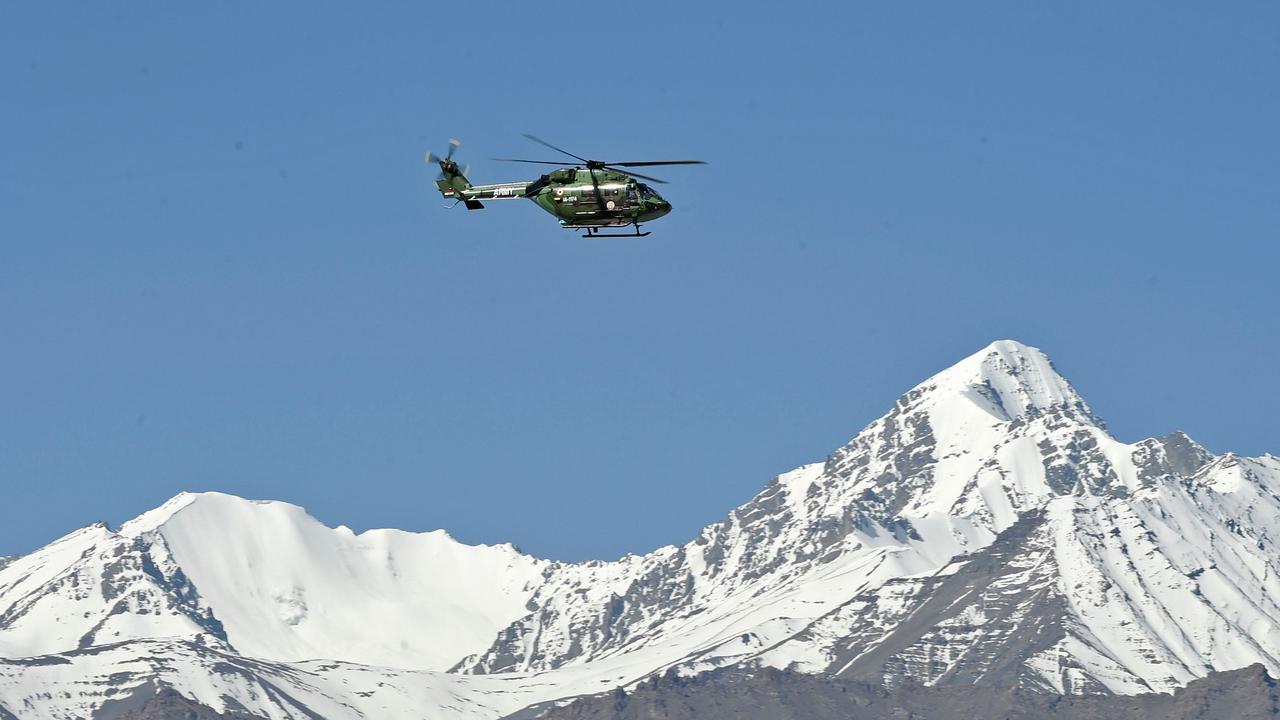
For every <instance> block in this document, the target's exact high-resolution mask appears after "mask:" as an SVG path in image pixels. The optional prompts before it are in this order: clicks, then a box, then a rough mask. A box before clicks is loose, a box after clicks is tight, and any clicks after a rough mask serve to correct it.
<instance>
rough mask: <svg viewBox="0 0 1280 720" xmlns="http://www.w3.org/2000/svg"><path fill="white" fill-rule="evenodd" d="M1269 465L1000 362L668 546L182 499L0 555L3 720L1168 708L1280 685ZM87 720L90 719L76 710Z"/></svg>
mask: <svg viewBox="0 0 1280 720" xmlns="http://www.w3.org/2000/svg"><path fill="white" fill-rule="evenodd" d="M1277 528H1280V459H1277V458H1276V457H1274V456H1271V455H1265V456H1263V457H1260V458H1242V457H1237V456H1234V455H1229V454H1228V455H1223V456H1218V457H1215V456H1213V455H1212V454H1210V453H1209V452H1208V451H1206V450H1205V449H1204V448H1202V447H1200V446H1199V445H1197V444H1196V443H1195V442H1194V441H1192V440H1191V439H1190V438H1188V437H1186V436H1185V435H1182V434H1178V433H1175V434H1173V435H1168V436H1165V437H1161V438H1156V439H1149V440H1143V441H1141V442H1138V443H1134V444H1126V443H1122V442H1120V441H1118V440H1116V439H1114V438H1112V437H1111V436H1110V435H1109V434H1108V433H1107V431H1106V430H1105V427H1104V426H1103V424H1102V422H1101V421H1100V420H1099V419H1098V418H1097V417H1095V416H1094V415H1093V413H1092V412H1091V411H1090V409H1089V407H1088V405H1087V404H1086V403H1085V402H1084V400H1083V399H1082V398H1081V397H1080V396H1079V395H1078V394H1077V393H1076V392H1075V390H1074V389H1073V388H1072V387H1071V386H1070V385H1069V384H1068V383H1067V382H1066V381H1065V380H1064V379H1063V378H1062V377H1061V376H1060V375H1059V374H1058V373H1057V371H1056V370H1055V369H1054V368H1053V366H1052V365H1051V364H1050V363H1049V361H1048V359H1047V358H1045V357H1044V355H1042V354H1041V353H1040V352H1039V351H1038V350H1035V349H1033V348H1029V347H1026V346H1024V345H1021V344H1019V343H1016V342H1012V341H1000V342H996V343H993V344H992V345H990V346H988V347H987V348H985V349H983V350H982V351H980V352H978V353H977V354H975V355H973V356H971V357H969V358H966V359H965V360H963V361H961V362H960V363H958V364H956V365H955V366H953V367H951V368H950V369H948V370H946V371H944V372H942V373H939V374H938V375H935V376H934V377H932V378H929V379H928V380H926V381H925V382H923V383H921V384H920V385H919V386H917V387H916V388H914V389H912V390H911V391H909V392H908V393H907V394H905V395H903V396H902V397H901V398H900V399H899V400H898V401H897V403H896V404H895V406H894V407H893V408H892V409H891V410H890V411H889V412H888V413H887V414H886V415H885V416H884V417H882V418H880V419H879V420H876V421H875V422H873V423H871V424H870V425H869V426H867V427H866V428H865V429H864V430H863V431H862V432H860V433H859V434H858V435H857V436H856V437H855V438H853V439H852V440H851V441H850V442H849V443H848V444H846V445H845V446H844V447H842V448H840V449H839V450H837V451H835V452H834V453H833V454H832V455H831V456H830V457H828V458H827V460H826V461H825V462H822V463H815V464H811V465H805V466H803V467H800V468H798V469H796V470H794V471H792V472H790V473H786V474H784V475H781V476H779V477H777V478H776V479H774V480H773V481H772V482H770V483H769V484H768V485H767V486H766V487H765V488H764V490H762V491H761V492H760V493H759V494H758V495H757V496H756V497H755V498H753V499H752V500H751V501H750V502H748V503H746V504H744V505H742V506H741V507H739V508H737V509H735V510H734V511H732V512H731V513H730V514H729V515H728V516H727V517H726V518H725V519H724V520H722V521H720V522H718V523H716V524H714V525H711V526H709V527H707V528H705V529H704V530H703V531H702V532H701V533H700V534H699V535H698V537H696V538H694V539H693V540H692V541H690V542H688V543H686V544H684V545H682V546H678V547H677V546H668V547H664V548H660V549H658V550H656V551H654V552H652V553H650V554H648V555H644V556H628V557H625V558H623V559H621V560H618V561H616V562H609V563H605V562H588V563H576V564H571V563H561V562H554V561H549V560H541V559H537V558H532V557H529V556H526V555H523V554H521V553H519V552H518V551H516V550H515V549H514V548H512V547H511V546H475V547H473V546H467V545H463V544H461V543H458V542H456V541H454V540H453V539H452V538H450V537H449V536H448V535H447V534H445V533H444V532H442V531H436V532H433V533H421V534H413V533H405V532H399V531H393V530H374V531H368V532H365V533H360V534H356V533H353V532H351V531H350V530H348V529H347V528H345V527H338V528H328V527H325V526H324V525H322V524H321V523H319V522H318V521H316V520H315V519H313V518H311V517H310V516H308V515H307V514H306V513H305V512H304V511H303V510H302V509H301V508H298V507H295V506H292V505H288V504H285V503H278V502H257V501H249V500H242V499H240V498H236V497H233V496H229V495H222V494H218V493H204V494H182V495H179V496H178V497H175V498H174V499H173V500H171V501H169V502H168V503H166V504H165V505H164V506H162V507H160V508H157V509H155V510H152V511H150V512H148V513H145V514H144V515H142V516H140V517H138V518H136V519H134V520H132V521H130V522H128V523H126V524H125V525H124V526H122V527H121V528H120V529H119V530H118V531H114V532H113V531H112V530H110V529H108V528H107V527H105V526H102V525H95V526H91V527H88V528H84V529H82V530H79V531H77V532H75V533H72V534H70V535H68V536H66V537H64V538H62V539H60V540H58V541H56V542H54V543H52V544H50V545H49V546H47V547H45V548H43V549H41V550H39V551H37V552H35V553H32V554H31V555H28V556H25V557H21V558H16V559H10V560H8V561H7V562H6V561H4V560H0V658H9V659H8V660H0V719H3V718H5V717H7V716H6V714H5V713H6V712H7V713H9V714H11V715H14V716H16V717H20V718H23V720H26V718H33V719H34V718H73V717H74V718H86V717H125V716H127V712H129V711H130V710H129V709H130V708H135V707H141V706H143V705H145V704H146V703H148V702H152V701H153V700H152V699H154V698H157V697H159V696H160V695H161V694H162V691H163V690H164V689H165V688H172V689H173V690H176V691H177V693H178V694H180V695H181V696H184V697H186V698H190V699H191V700H193V701H194V702H196V703H198V704H200V705H203V706H206V707H209V708H213V709H214V710H217V711H218V712H225V713H231V712H238V713H242V714H247V715H248V716H252V717H272V718H315V717H322V718H374V717H376V718H420V717H475V718H495V717H500V716H503V715H506V714H510V713H515V712H517V711H520V710H521V709H523V708H526V707H528V706H531V705H537V704H539V703H549V702H555V701H558V700H562V699H565V698H571V697H574V696H578V695H586V694H595V693H599V692H602V691H607V690H610V689H612V688H614V687H619V686H628V685H631V684H634V683H635V682H637V681H640V680H643V679H644V678H646V677H649V676H651V675H653V674H655V673H659V672H666V671H668V670H669V669H672V668H675V669H676V671H677V672H680V673H686V674H688V673H695V672H698V671H702V670H707V669H712V668H719V667H725V666H737V667H739V668H746V669H750V668H752V667H759V666H771V667H776V668H780V669H789V670H799V671H803V672H823V673H833V674H839V675H844V676H850V677H856V678H866V679H874V680H877V681H882V682H886V683H888V684H890V685H893V684H895V683H897V682H899V681H900V680H902V679H904V678H914V679H916V680H918V681H921V682H924V683H926V684H931V685H945V684H951V683H967V684H973V683H984V682H985V683H990V684H998V685H1003V686H1010V685H1018V686H1023V687H1027V688H1039V689H1044V690H1046V691H1054V692H1065V693H1119V694H1135V693H1141V692H1148V691H1167V690H1170V689H1172V688H1175V687H1178V686H1181V685H1185V684H1186V683H1187V682H1189V681H1190V680H1192V679H1195V678H1198V677H1203V676H1205V675H1207V674H1209V673H1211V672H1214V671H1220V670H1230V669H1236V668H1242V667H1245V666H1248V665H1250V664H1252V663H1261V664H1262V665H1264V666H1265V667H1266V668H1268V669H1269V670H1270V671H1271V672H1272V674H1273V675H1274V674H1277V671H1278V670H1280V606H1278V605H1277V603H1276V600H1275V598H1277V597H1280V582H1278V581H1277V579H1276V570H1277V565H1278V564H1280V554H1278V553H1277V551H1276V548H1275V546H1274V545H1273V537H1272V536H1273V535H1274V534H1275V533H1277V532H1280V530H1277ZM95 713H96V715H95Z"/></svg>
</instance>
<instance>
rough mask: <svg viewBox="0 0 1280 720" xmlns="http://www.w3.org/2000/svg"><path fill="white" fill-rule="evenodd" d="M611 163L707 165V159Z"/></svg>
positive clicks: (626, 165) (644, 165) (625, 165)
mask: <svg viewBox="0 0 1280 720" xmlns="http://www.w3.org/2000/svg"><path fill="white" fill-rule="evenodd" d="M608 164H609V165H617V166H618V167H651V166H653V165H706V164H707V163H706V161H705V160H653V161H649V162H624V163H616V162H611V163H608Z"/></svg>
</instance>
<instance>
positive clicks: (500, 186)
mask: <svg viewBox="0 0 1280 720" xmlns="http://www.w3.org/2000/svg"><path fill="white" fill-rule="evenodd" d="M593 172H594V173H595V182H592V179H591V175H592V173H593ZM597 190H598V191H599V192H598V193H597ZM531 191H532V194H530V192H531ZM446 196H452V197H456V198H458V199H460V200H464V201H468V200H469V201H476V202H478V201H481V200H516V199H520V198H525V197H527V198H529V199H530V200H532V201H533V202H534V203H535V204H536V205H537V206H538V207H540V208H542V209H543V210H546V211H547V212H549V213H551V214H552V215H555V216H556V218H557V219H559V220H560V224H561V225H563V226H565V227H572V228H586V227H623V226H627V225H639V224H640V223H645V222H649V221H651V220H656V219H658V218H660V217H662V216H664V215H666V214H667V213H669V212H671V203H669V202H667V201H666V200H665V199H663V197H662V196H661V195H659V194H658V193H657V192H655V191H654V190H653V188H651V187H649V186H648V185H646V184H644V183H642V182H638V181H637V180H636V179H635V178H632V177H630V176H628V175H624V174H622V173H615V172H610V171H608V170H594V171H592V170H588V169H587V168H563V169H560V170H554V171H552V172H550V173H547V174H546V175H544V176H542V177H541V178H539V179H538V180H522V181H518V182H509V183H496V184H493V185H472V186H470V187H467V188H457V189H454V190H453V193H452V194H449V193H446Z"/></svg>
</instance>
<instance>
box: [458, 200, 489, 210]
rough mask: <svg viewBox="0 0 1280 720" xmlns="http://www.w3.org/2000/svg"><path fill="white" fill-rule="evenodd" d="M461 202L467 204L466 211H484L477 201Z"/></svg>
mask: <svg viewBox="0 0 1280 720" xmlns="http://www.w3.org/2000/svg"><path fill="white" fill-rule="evenodd" d="M463 202H465V203H466V204H467V209H468V210H483V209H484V205H481V204H480V201H479V200H464V201H463Z"/></svg>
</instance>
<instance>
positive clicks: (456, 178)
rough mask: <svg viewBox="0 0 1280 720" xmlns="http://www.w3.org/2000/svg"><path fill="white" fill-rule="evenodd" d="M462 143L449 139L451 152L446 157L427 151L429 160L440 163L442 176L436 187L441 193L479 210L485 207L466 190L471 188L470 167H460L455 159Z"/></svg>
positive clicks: (429, 161) (471, 208) (469, 207)
mask: <svg viewBox="0 0 1280 720" xmlns="http://www.w3.org/2000/svg"><path fill="white" fill-rule="evenodd" d="M459 144H460V143H459V142H458V141H457V140H452V139H451V140H449V154H448V155H445V156H444V157H436V156H434V155H432V154H431V153H430V152H428V153H427V158H426V159H427V162H428V163H431V162H435V163H438V164H439V165H440V177H439V178H438V179H437V180H436V187H437V188H439V189H440V194H441V195H443V196H444V197H446V198H453V199H455V200H461V201H462V202H464V203H466V205H467V208H468V209H470V210H479V209H480V208H482V207H484V205H481V204H480V201H478V200H471V199H468V198H467V196H466V193H465V192H464V191H466V190H469V189H471V181H469V180H467V170H469V169H470V168H469V167H468V168H462V169H459V168H458V163H456V162H454V160H453V153H454V151H455V150H457V149H458V145H459Z"/></svg>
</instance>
